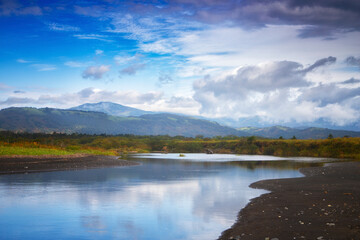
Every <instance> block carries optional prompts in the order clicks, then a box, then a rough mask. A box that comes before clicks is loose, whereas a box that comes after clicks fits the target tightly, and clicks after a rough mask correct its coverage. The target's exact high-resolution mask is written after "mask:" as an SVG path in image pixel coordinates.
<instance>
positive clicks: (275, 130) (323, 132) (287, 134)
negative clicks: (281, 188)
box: [238, 126, 360, 139]
mask: <svg viewBox="0 0 360 240" xmlns="http://www.w3.org/2000/svg"><path fill="white" fill-rule="evenodd" d="M238 130H240V131H243V132H247V133H248V134H250V135H254V136H261V137H266V138H279V137H280V136H282V137H283V138H292V137H293V136H295V137H296V138H298V139H310V138H311V139H323V138H327V137H328V136H329V135H330V134H331V135H332V136H333V137H344V136H348V137H360V132H355V131H345V130H334V129H328V128H315V127H311V128H305V129H297V128H289V127H283V126H273V127H265V128H256V127H246V128H238Z"/></svg>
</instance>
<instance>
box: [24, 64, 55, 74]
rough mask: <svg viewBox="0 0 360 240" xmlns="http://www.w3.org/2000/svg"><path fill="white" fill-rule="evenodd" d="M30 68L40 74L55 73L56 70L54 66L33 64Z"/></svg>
mask: <svg viewBox="0 0 360 240" xmlns="http://www.w3.org/2000/svg"><path fill="white" fill-rule="evenodd" d="M30 66H32V67H34V68H36V69H37V70H38V71H39V72H46V71H53V70H56V66H55V65H52V64H41V63H36V64H31V65H30Z"/></svg>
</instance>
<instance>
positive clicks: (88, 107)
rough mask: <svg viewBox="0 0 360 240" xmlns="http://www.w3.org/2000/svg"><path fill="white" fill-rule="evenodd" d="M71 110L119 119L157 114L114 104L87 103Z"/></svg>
mask: <svg viewBox="0 0 360 240" xmlns="http://www.w3.org/2000/svg"><path fill="white" fill-rule="evenodd" d="M69 110H80V111H91V112H103V113H107V114H109V115H113V116H118V117H128V116H141V115H145V114H155V112H149V111H144V110H141V109H137V108H132V107H127V106H124V105H121V104H117V103H112V102H99V103H85V104H82V105H80V106H77V107H73V108H70V109H69Z"/></svg>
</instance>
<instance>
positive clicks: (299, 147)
mask: <svg viewBox="0 0 360 240" xmlns="http://www.w3.org/2000/svg"><path fill="white" fill-rule="evenodd" d="M207 149H210V150H211V151H213V152H214V153H234V154H262V155H275V156H303V157H332V158H356V159H360V138H349V137H346V138H345V137H344V138H331V139H322V140H299V139H296V138H293V139H264V138H258V137H254V136H251V137H236V136H227V137H220V136H218V137H213V138H206V137H203V136H201V135H198V136H196V137H195V138H190V137H183V136H176V137H170V136H135V135H118V136H108V135H86V134H71V135H67V134H62V133H53V134H42V133H13V132H9V131H3V132H0V155H13V154H21V155H39V154H40V155H41V154H54V155H59V154H61V155H63V154H75V153H89V154H105V155H120V154H121V155H126V154H128V153H135V152H137V153H146V152H170V153H183V154H184V153H197V152H199V153H203V152H206V150H207Z"/></svg>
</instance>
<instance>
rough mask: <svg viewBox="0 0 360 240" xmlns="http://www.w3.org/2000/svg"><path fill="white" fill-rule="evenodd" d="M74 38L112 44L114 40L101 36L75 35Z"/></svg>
mask: <svg viewBox="0 0 360 240" xmlns="http://www.w3.org/2000/svg"><path fill="white" fill-rule="evenodd" d="M74 37H76V38H78V39H85V40H99V41H103V42H112V41H113V40H111V39H109V36H107V35H101V34H74Z"/></svg>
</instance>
